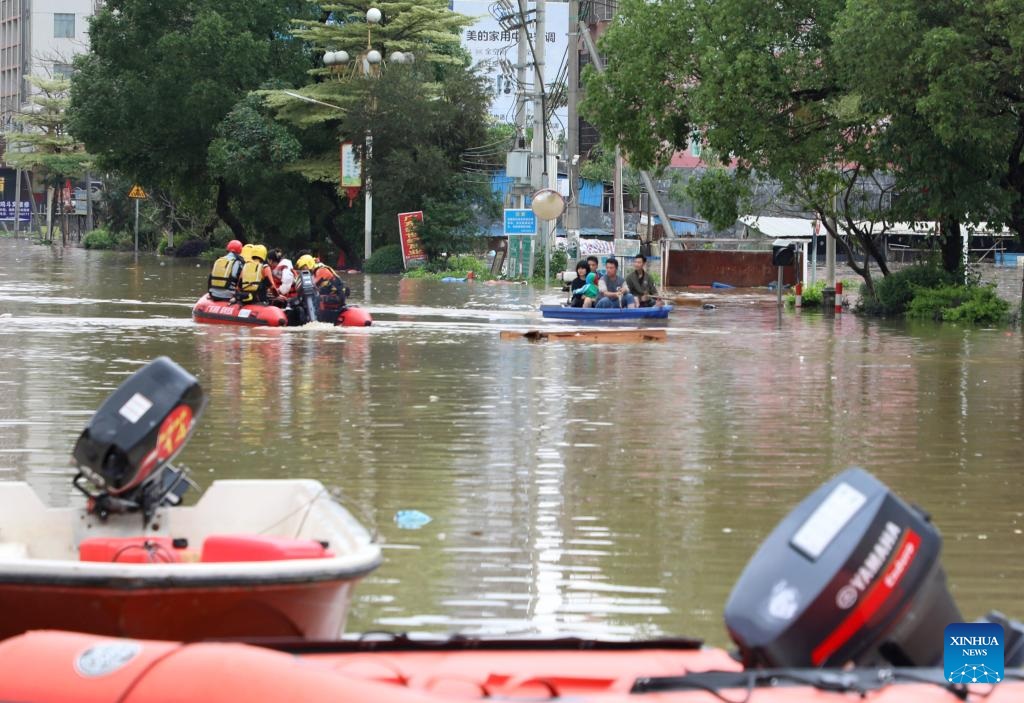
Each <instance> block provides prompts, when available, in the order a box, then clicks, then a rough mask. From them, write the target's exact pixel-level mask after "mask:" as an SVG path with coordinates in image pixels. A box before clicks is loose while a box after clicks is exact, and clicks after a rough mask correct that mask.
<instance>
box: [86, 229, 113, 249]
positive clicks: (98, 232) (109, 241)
mask: <svg viewBox="0 0 1024 703" xmlns="http://www.w3.org/2000/svg"><path fill="white" fill-rule="evenodd" d="M82 246H83V247H85V248H86V249H116V248H117V239H115V238H114V236H113V235H112V234H111V233H110V232H108V231H107V230H105V229H94V230H93V231H92V232H89V233H88V234H87V235H85V236H84V237H82Z"/></svg>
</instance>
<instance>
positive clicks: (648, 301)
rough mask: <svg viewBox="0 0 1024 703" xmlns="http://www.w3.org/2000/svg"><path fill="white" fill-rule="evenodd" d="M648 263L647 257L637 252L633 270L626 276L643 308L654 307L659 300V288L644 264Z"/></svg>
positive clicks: (627, 283)
mask: <svg viewBox="0 0 1024 703" xmlns="http://www.w3.org/2000/svg"><path fill="white" fill-rule="evenodd" d="M646 264H647V257H646V256H644V255H643V254H637V255H636V257H635V258H634V259H633V271H632V272H630V274H629V275H628V276H626V287H627V288H629V292H630V293H632V294H633V297H634V298H636V300H637V302H638V303H639V304H640V307H642V308H652V307H654V306H655V304H656V303H657V300H658V288H657V287H656V286H655V285H654V281H652V280H651V276H650V274H649V273H647V270H646V269H645V268H644V266H645V265H646Z"/></svg>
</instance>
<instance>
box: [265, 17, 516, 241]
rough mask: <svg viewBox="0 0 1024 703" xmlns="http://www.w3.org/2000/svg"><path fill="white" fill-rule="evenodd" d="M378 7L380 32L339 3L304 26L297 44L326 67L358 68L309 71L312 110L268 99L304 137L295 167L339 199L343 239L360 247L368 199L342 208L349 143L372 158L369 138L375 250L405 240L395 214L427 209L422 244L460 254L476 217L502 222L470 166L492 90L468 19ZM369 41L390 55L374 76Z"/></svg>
mask: <svg viewBox="0 0 1024 703" xmlns="http://www.w3.org/2000/svg"><path fill="white" fill-rule="evenodd" d="M375 7H377V8H379V9H380V10H381V11H382V13H383V20H382V22H381V23H380V24H379V25H375V26H372V27H371V26H369V25H368V24H367V23H366V21H365V12H366V6H365V5H362V4H358V3H338V4H333V5H331V6H330V9H329V10H328V9H326V8H325V9H324V10H323V12H321V13H320V15H319V17H318V19H319V21H297V22H296V26H297V29H296V31H295V34H296V35H297V36H299V37H302V38H303V39H305V40H306V41H308V42H310V43H311V44H312V45H313V46H314V47H315V50H316V51H317V56H318V57H319V56H321V55H322V53H321V52H325V51H342V50H344V51H347V52H348V53H349V55H350V57H351V61H350V63H349V64H348V65H344V66H336V67H319V68H315V69H312V70H311V71H310V72H309V74H310V80H311V82H310V83H308V84H307V85H305V86H303V87H302V88H301V89H299V90H298V91H295V92H296V93H298V94H300V95H302V96H304V97H305V98H307V99H306V100H303V99H300V98H296V97H295V96H294V95H292V94H290V92H284V91H268V92H266V93H265V98H266V101H267V103H268V104H269V105H270V106H272V107H273V109H274V110H275V111H276V113H277V116H278V118H279V119H280V120H282V121H283V122H286V123H288V124H290V125H291V126H292V127H293V128H296V129H299V130H300V131H301V133H302V137H301V138H302V140H303V143H304V146H305V148H304V150H303V156H302V158H301V159H299V160H298V161H297V162H296V163H294V164H293V165H292V166H290V169H291V170H292V171H294V172H296V173H299V174H301V175H302V176H303V177H304V178H306V179H307V180H309V181H310V182H313V183H315V184H318V185H319V186H321V187H323V188H324V189H325V192H330V193H332V194H333V195H334V197H336V198H337V199H338V203H339V211H338V215H339V222H340V225H339V232H338V236H339V237H341V238H347V239H348V240H349V241H350V242H351V241H352V240H359V241H361V239H362V226H361V222H362V215H363V206H364V201H363V198H362V197H359V198H357V199H356V200H354V201H353V203H352V207H348V203H347V200H342V199H341V194H340V192H339V188H340V184H339V164H338V144H339V142H340V141H341V140H343V139H344V140H349V141H351V142H353V143H354V145H355V146H356V147H357V149H358V150H359V151H360V153H362V154H365V149H366V137H367V135H368V134H372V146H373V152H372V158H370V159H367V160H365V164H364V165H365V169H366V174H365V175H368V176H369V177H370V179H371V180H372V184H373V194H374V210H373V220H374V221H373V232H374V243H373V245H374V248H376V247H379V246H382V245H384V244H389V243H393V242H396V241H397V240H398V221H397V215H398V213H400V212H408V211H415V210H423V211H424V212H425V222H424V223H423V225H422V227H421V230H420V236H421V240H422V244H423V248H424V250H425V251H426V252H427V253H428V255H430V256H436V255H437V254H439V253H441V252H452V251H459V250H461V249H462V248H464V242H463V240H464V239H465V237H467V236H468V235H469V234H472V233H474V232H475V231H476V229H477V227H476V222H477V219H478V217H480V216H484V215H487V216H493V215H494V213H495V212H496V205H495V200H494V198H493V196H492V195H491V193H490V189H489V184H488V183H487V181H486V179H485V178H481V177H480V175H479V174H476V175H473V174H469V173H466V172H465V171H464V168H463V166H464V164H463V163H462V162H463V157H464V155H465V154H466V153H467V151H471V150H475V149H479V148H480V147H481V146H483V145H485V144H487V143H488V141H487V140H488V138H489V137H490V132H489V130H488V122H489V118H488V116H487V109H488V106H489V101H490V97H489V95H488V92H487V86H486V84H485V82H484V81H483V80H482V79H481V78H480V77H479V76H478V75H477V74H475V73H474V72H472V71H471V70H470V69H469V68H468V64H469V61H468V57H467V56H466V55H465V53H464V52H463V51H462V49H461V48H460V46H459V36H458V31H459V28H461V27H462V26H464V25H466V24H467V23H468V22H469V18H466V17H463V16H462V15H458V14H455V13H453V12H451V11H450V10H449V9H448V4H447V2H444V0H429V1H428V2H421V3H408V2H383V3H377V4H375ZM368 33H369V34H370V37H372V41H371V46H372V48H373V49H374V50H376V51H379V52H381V53H382V55H383V56H385V57H386V58H385V63H384V65H383V66H380V67H377V68H374V69H372V70H371V71H370V73H369V74H367V73H366V71H365V67H364V65H363V63H362V61H361V59H360V54H362V53H365V52H366V50H367V40H368ZM395 51H400V52H404V53H406V54H412V55H413V56H414V57H415V58H414V62H413V63H400V62H395V61H389V60H388V58H387V57H390V56H391V55H392V53H393V52H395ZM309 100H313V101H317V102H313V103H311V102H309ZM312 134H317V135H319V136H317V137H315V138H314V137H311V136H310V135H312ZM328 134H330V135H331V136H330V138H325V136H326V135H328Z"/></svg>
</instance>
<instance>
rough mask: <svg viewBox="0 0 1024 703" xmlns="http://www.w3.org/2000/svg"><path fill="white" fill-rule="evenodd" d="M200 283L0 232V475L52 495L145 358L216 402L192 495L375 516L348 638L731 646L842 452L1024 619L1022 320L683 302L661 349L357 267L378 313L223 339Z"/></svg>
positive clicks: (181, 273)
mask: <svg viewBox="0 0 1024 703" xmlns="http://www.w3.org/2000/svg"><path fill="white" fill-rule="evenodd" d="M1018 276H1019V273H1014V272H1007V273H1006V274H1005V278H1006V281H1005V287H1006V290H1008V291H1019V290H1020V288H1019V278H1018ZM205 279H206V267H205V264H204V265H203V266H202V267H199V266H197V265H196V263H195V262H182V261H163V260H159V259H157V258H156V257H152V256H143V257H140V258H139V259H138V261H137V262H136V260H135V259H134V258H133V257H132V256H131V255H125V254H116V253H106V252H87V251H83V250H78V249H68V250H65V251H61V250H59V249H52V250H51V249H50V248H46V247H41V246H36V245H32V244H29V243H27V242H25V241H20V242H15V241H11V240H9V239H0V316H2V317H0V480H2V479H27V480H28V481H30V482H31V483H32V484H33V485H34V486H35V487H36V489H37V490H38V491H39V492H40V493H41V494H42V495H43V496H44V497H45V499H46V500H48V501H50V502H52V503H55V504H56V503H66V502H67V501H69V500H72V496H73V493H72V490H71V487H70V484H69V479H70V476H71V473H72V469H71V467H70V465H69V456H70V451H71V447H72V445H73V443H74V441H75V438H76V437H77V435H78V433H79V431H80V430H81V428H82V426H83V423H84V422H85V421H86V420H87V418H88V417H89V415H90V413H91V412H92V411H93V409H95V408H96V407H97V405H98V404H99V403H100V402H101V401H102V400H103V398H104V397H105V396H106V395H107V394H108V393H109V392H110V391H111V390H112V389H113V388H114V387H115V386H116V385H117V384H118V383H119V382H120V381H121V380H123V378H124V377H125V376H126V375H128V374H129V373H131V372H132V371H134V370H135V369H136V368H138V367H139V365H141V364H142V363H144V362H145V361H147V360H149V359H151V358H153V357H155V356H157V355H159V354H166V355H169V356H171V357H172V358H174V359H175V360H177V361H178V362H179V363H181V364H182V365H184V366H185V367H186V368H187V369H189V370H190V371H192V372H193V373H195V375H196V376H198V377H199V379H200V380H201V381H202V383H203V385H204V387H205V388H206V389H207V391H208V393H209V397H210V403H209V406H208V407H207V410H206V413H205V415H204V417H203V418H202V420H201V423H200V426H199V429H198V430H197V432H196V433H195V436H194V438H193V440H192V442H191V444H190V445H189V447H188V448H187V449H186V451H185V452H184V453H183V454H182V457H181V463H182V464H184V465H187V466H188V467H190V468H191V469H192V471H193V472H194V477H195V478H196V480H197V481H198V482H199V483H200V484H201V485H202V484H207V483H208V482H210V481H212V480H215V479H217V478H225V477H246V478H249V477H267V478H275V477H286V476H287V477H313V478H317V479H319V480H321V481H323V482H324V483H326V484H329V485H331V486H337V487H340V488H341V490H342V491H343V494H344V496H345V497H346V501H347V502H348V503H349V504H350V505H352V506H357V507H358V508H359V509H361V510H362V511H363V513H364V514H365V516H364V518H363V519H364V520H366V521H367V522H372V523H373V524H375V525H376V527H377V529H379V531H380V534H381V537H382V539H383V540H384V543H385V555H386V559H387V561H386V563H385V565H384V566H383V567H382V568H381V569H380V570H379V571H377V572H376V573H375V574H374V575H372V576H371V577H369V578H368V579H366V580H365V581H364V582H363V584H362V585H361V586H360V587H359V588H358V595H357V601H356V603H355V607H354V610H353V613H352V617H351V620H350V630H353V631H354V630H371V629H389V630H427V631H434V632H443V631H463V632H488V633H511V632H516V633H518V632H531V633H541V634H553V633H565V632H576V633H587V634H591V635H605V636H612V635H618V636H634V637H639V636H648V635H659V634H687V635H695V636H700V637H703V638H705V639H707V640H708V641H709V642H712V643H715V644H724V643H725V642H726V635H725V631H724V627H723V626H722V618H721V615H722V609H723V605H724V602H725V600H726V598H727V596H728V594H729V591H730V589H731V587H732V584H733V582H734V580H735V579H736V577H737V576H738V575H739V572H740V570H741V569H742V568H743V565H744V564H745V563H746V560H747V559H748V558H749V557H750V555H751V554H752V553H753V551H754V550H755V548H756V547H757V545H758V543H759V542H760V540H761V539H762V538H763V537H764V536H765V535H766V534H767V533H768V532H769V531H770V530H771V528H772V527H773V526H774V525H775V524H776V522H777V521H778V520H780V519H781V518H782V517H783V516H784V515H785V514H786V513H787V512H788V510H789V509H790V508H791V507H792V506H793V505H794V504H795V503H796V502H798V501H799V500H800V499H801V498H803V497H804V496H805V495H806V494H807V493H808V492H810V491H811V490H812V489H814V488H815V487H816V486H817V485H818V484H819V483H820V482H822V481H824V480H826V479H828V478H829V477H830V476H831V475H833V474H834V473H835V472H837V471H839V470H841V469H843V468H845V467H847V466H850V465H860V466H863V467H865V468H867V469H869V470H870V471H872V472H874V473H875V474H876V475H878V476H879V477H880V478H881V479H882V480H884V481H886V482H887V483H889V484H890V485H891V486H892V487H893V488H895V489H896V490H897V491H898V492H899V493H900V494H901V495H903V496H904V497H906V498H907V499H908V500H911V501H913V502H915V503H917V504H919V505H921V506H924V507H925V508H927V509H928V510H929V511H930V512H931V514H932V516H933V519H934V521H935V523H936V524H937V525H939V527H940V529H941V530H942V532H943V535H944V537H945V546H944V557H943V559H944V563H945V565H946V568H947V570H948V572H949V575H950V579H951V581H952V585H953V589H954V593H955V596H956V598H957V600H958V602H959V603H960V606H961V608H962V610H963V611H964V614H965V616H966V617H969V618H974V617H977V616H979V615H981V614H982V613H983V612H985V611H986V610H988V609H991V608H999V609H1002V610H1004V611H1006V612H1008V613H1010V614H1013V615H1015V616H1017V617H1020V616H1022V615H1024V610H1022V607H1021V600H1020V595H1019V594H1020V590H1021V582H1022V580H1024V534H1022V531H1024V483H1022V479H1021V473H1022V468H1024V466H1022V464H1024V462H1022V457H1024V440H1022V436H1021V428H1022V427H1024V363H1022V362H1024V358H1022V357H1024V344H1022V339H1021V335H1020V333H1019V332H1018V331H1016V330H1003V329H999V330H985V329H963V328H958V327H955V326H945V327H943V326H937V325H932V324H913V325H911V324H904V323H879V322H873V321H871V322H869V321H865V320H862V319H859V318H857V317H854V316H853V315H842V316H841V317H840V318H839V319H838V320H836V321H835V322H833V321H830V320H826V319H823V318H822V317H820V316H818V315H815V314H796V313H785V314H783V315H782V317H781V320H780V318H779V317H778V315H777V311H776V309H775V307H774V300H773V298H772V297H770V296H768V295H760V294H758V295H732V296H721V297H715V298H714V299H713V302H715V303H716V304H717V309H715V310H713V311H703V310H700V309H698V308H683V309H678V310H677V312H675V313H673V315H672V318H671V320H670V322H669V325H668V330H669V340H668V342H667V343H664V344H646V345H643V346H634V345H592V344H563V343H539V344H531V343H528V342H525V341H522V342H520V341H515V342H508V341H500V340H499V334H498V333H499V330H501V329H517V328H521V329H527V328H530V327H536V326H538V325H541V324H545V323H543V322H542V321H541V320H540V319H539V317H538V315H537V313H536V312H534V310H535V307H536V305H537V303H538V302H539V298H538V296H537V294H536V293H535V292H534V291H532V290H530V289H528V288H525V287H521V286H486V285H483V284H480V283H475V284H470V285H467V284H462V285H459V284H441V283H433V282H425V281H402V280H400V279H398V278H397V277H389V276H378V277H374V278H372V279H371V278H363V277H361V276H351V277H350V278H349V285H350V286H351V288H352V291H353V300H354V301H356V302H359V303H361V304H364V305H365V306H366V307H368V308H369V309H370V310H371V311H372V313H373V314H374V316H375V318H376V320H377V323H376V324H375V325H374V326H373V327H372V328H369V329H335V328H328V327H326V326H317V327H315V328H307V329H299V330H258V329H236V328H229V327H218V326H205V325H197V324H195V323H193V322H192V320H191V319H190V316H189V313H190V306H191V303H192V302H193V301H194V300H195V299H196V298H197V297H198V296H199V294H200V293H201V292H202V288H203V286H204V285H205ZM553 295H554V293H552V294H551V295H550V296H549V297H552V296H553ZM706 297H708V298H709V299H711V294H710V291H709V292H708V295H707V296H706ZM238 509H239V510H244V509H245V508H244V506H238ZM407 509H414V510H419V511H422V512H423V513H426V514H427V515H429V516H430V517H431V518H432V521H431V522H430V523H429V524H428V525H426V526H424V527H422V528H421V529H418V530H402V529H399V528H398V526H397V525H396V524H395V522H394V519H393V518H394V515H395V513H396V512H397V511H399V510H407Z"/></svg>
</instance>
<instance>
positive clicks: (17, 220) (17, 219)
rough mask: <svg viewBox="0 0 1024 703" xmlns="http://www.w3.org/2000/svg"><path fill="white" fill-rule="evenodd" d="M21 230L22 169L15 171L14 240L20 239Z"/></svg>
mask: <svg viewBox="0 0 1024 703" xmlns="http://www.w3.org/2000/svg"><path fill="white" fill-rule="evenodd" d="M20 228H21V169H20V168H19V169H18V170H17V171H15V177H14V238H15V239H17V238H18V230H19V229H20Z"/></svg>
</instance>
